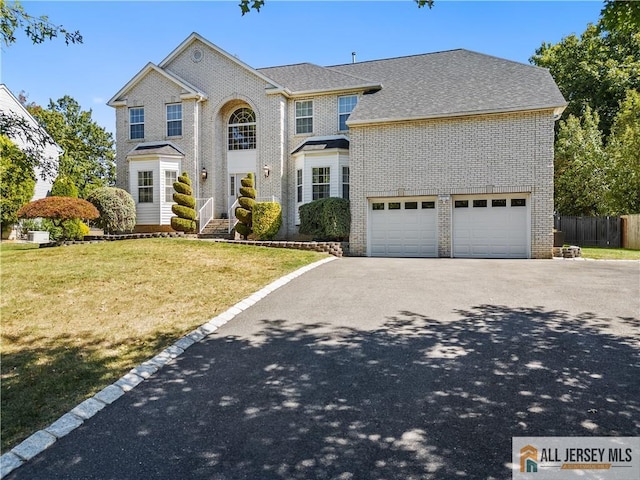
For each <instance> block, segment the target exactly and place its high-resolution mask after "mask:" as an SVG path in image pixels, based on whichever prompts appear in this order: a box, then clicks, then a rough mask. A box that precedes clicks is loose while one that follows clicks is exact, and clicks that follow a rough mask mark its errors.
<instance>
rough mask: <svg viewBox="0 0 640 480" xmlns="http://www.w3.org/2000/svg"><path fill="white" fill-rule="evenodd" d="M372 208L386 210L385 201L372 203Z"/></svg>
mask: <svg viewBox="0 0 640 480" xmlns="http://www.w3.org/2000/svg"><path fill="white" fill-rule="evenodd" d="M371 208H372V209H373V210H384V203H373V204H371Z"/></svg>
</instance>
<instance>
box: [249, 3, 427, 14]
mask: <svg viewBox="0 0 640 480" xmlns="http://www.w3.org/2000/svg"><path fill="white" fill-rule="evenodd" d="M413 2H415V3H416V4H417V5H418V8H422V7H429V8H431V7H433V4H434V0H413ZM264 4H265V0H240V3H239V4H238V6H239V7H240V11H241V12H242V15H245V14H247V13H249V12H250V11H251V10H255V11H256V12H259V11H260V9H261V8H262V7H263V6H264Z"/></svg>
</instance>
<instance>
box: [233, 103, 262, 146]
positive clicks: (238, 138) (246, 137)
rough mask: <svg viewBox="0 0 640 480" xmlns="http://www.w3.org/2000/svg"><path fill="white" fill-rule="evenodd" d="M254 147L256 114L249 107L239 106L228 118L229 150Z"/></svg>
mask: <svg viewBox="0 0 640 480" xmlns="http://www.w3.org/2000/svg"><path fill="white" fill-rule="evenodd" d="M255 148H256V115H255V113H254V112H253V110H251V109H250V108H247V107H243V108H239V109H238V110H236V111H235V112H233V113H232V114H231V117H230V118H229V150H254V149H255Z"/></svg>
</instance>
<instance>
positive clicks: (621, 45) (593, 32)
mask: <svg viewBox="0 0 640 480" xmlns="http://www.w3.org/2000/svg"><path fill="white" fill-rule="evenodd" d="M531 61H532V62H533V63H535V64H536V65H538V66H540V67H545V68H548V69H549V70H550V72H551V74H552V75H553V78H554V79H555V80H556V82H557V84H558V87H559V88H560V91H561V92H562V94H563V95H564V97H565V98H566V99H567V101H568V102H569V105H568V107H567V109H566V110H565V114H564V115H565V118H566V117H568V116H569V115H574V116H580V115H581V114H582V113H583V112H584V111H585V108H586V107H587V106H589V107H590V108H591V109H592V110H593V111H595V112H597V113H598V115H599V117H600V124H599V127H600V129H601V130H602V132H603V133H604V134H605V136H606V135H608V134H609V131H610V130H611V125H612V123H613V118H614V117H615V115H616V113H617V111H618V107H619V104H620V102H621V101H622V100H623V99H624V96H625V93H626V91H627V90H629V89H636V90H637V89H640V32H633V33H629V34H625V33H623V32H607V31H604V30H603V28H602V24H600V25H591V24H590V25H588V26H587V29H586V30H585V31H584V33H582V35H580V36H579V37H578V36H576V35H569V36H568V37H565V38H563V39H562V40H561V41H560V42H559V43H557V44H555V45H551V44H548V43H544V44H542V46H541V47H540V48H538V49H537V50H536V53H535V55H533V57H531Z"/></svg>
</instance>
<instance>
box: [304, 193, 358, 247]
mask: <svg viewBox="0 0 640 480" xmlns="http://www.w3.org/2000/svg"><path fill="white" fill-rule="evenodd" d="M299 211H300V233H301V234H303V235H312V236H313V237H314V238H317V239H319V240H334V241H343V240H346V239H347V238H349V233H350V230H351V211H350V209H349V200H345V199H344V198H333V197H332V198H323V199H321V200H315V201H313V202H310V203H307V204H305V205H302V206H301V207H300V209H299Z"/></svg>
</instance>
